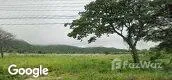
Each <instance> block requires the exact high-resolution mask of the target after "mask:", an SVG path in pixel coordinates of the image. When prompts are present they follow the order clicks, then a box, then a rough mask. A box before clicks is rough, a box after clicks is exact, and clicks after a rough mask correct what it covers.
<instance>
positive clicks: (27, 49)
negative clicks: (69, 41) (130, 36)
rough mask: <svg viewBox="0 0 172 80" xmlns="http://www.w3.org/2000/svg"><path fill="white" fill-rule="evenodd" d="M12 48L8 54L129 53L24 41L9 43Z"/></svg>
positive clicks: (108, 49)
mask: <svg viewBox="0 0 172 80" xmlns="http://www.w3.org/2000/svg"><path fill="white" fill-rule="evenodd" d="M8 45H9V46H10V47H8V49H6V50H7V51H8V52H18V53H40V54H45V53H60V54H61V53H65V54H74V53H85V54H86V53H105V54H109V53H120V52H127V50H124V49H116V48H105V47H87V48H81V47H76V46H69V45H31V44H29V43H27V42H26V41H23V40H13V41H10V42H9V43H8Z"/></svg>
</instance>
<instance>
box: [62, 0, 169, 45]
mask: <svg viewBox="0 0 172 80" xmlns="http://www.w3.org/2000/svg"><path fill="white" fill-rule="evenodd" d="M165 4H166V1H165V0H154V1H150V0H96V1H93V2H91V3H90V4H88V5H86V6H85V11H84V12H80V13H79V14H80V15H81V17H80V18H79V19H77V20H74V21H73V22H72V23H71V24H67V25H69V26H70V28H71V29H73V31H72V32H71V33H69V34H68V36H69V37H73V38H76V39H78V40H82V39H83V38H84V37H88V36H89V35H90V34H91V35H94V37H101V36H102V35H105V34H114V33H117V34H118V35H119V36H121V37H122V38H123V39H124V40H125V41H127V40H130V41H127V42H130V43H131V42H132V43H137V42H138V41H139V40H141V39H143V38H144V37H145V36H147V35H148V34H149V31H150V30H153V29H155V28H156V27H157V26H162V24H163V23H164V19H165V17H166V16H167V11H166V10H165V6H166V5H165ZM65 26H66V25H65ZM163 26H166V25H163ZM124 33H127V34H124Z"/></svg>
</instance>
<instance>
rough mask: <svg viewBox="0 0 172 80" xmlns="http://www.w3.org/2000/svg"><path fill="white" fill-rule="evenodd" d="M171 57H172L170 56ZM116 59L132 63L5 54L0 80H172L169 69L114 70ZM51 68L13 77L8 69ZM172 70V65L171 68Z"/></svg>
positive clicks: (102, 57) (108, 57)
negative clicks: (43, 73) (38, 73)
mask: <svg viewBox="0 0 172 80" xmlns="http://www.w3.org/2000/svg"><path fill="white" fill-rule="evenodd" d="M168 57H171V55H170V56H168ZM115 58H120V59H123V60H132V59H131V56H130V55H127V54H125V55H124V54H122V55H96V54H94V55H91V54H90V55H89V54H88V55H80V54H76V55H55V54H52V55H50V54H49V55H14V54H13V55H6V56H5V58H4V59H2V58H0V80H172V73H171V71H169V70H170V69H169V70H164V69H163V70H152V69H124V70H115V71H112V70H111V62H112V60H113V59H115ZM11 64H16V65H17V66H18V67H31V68H34V67H38V66H39V65H43V67H47V68H48V69H49V74H48V76H40V77H38V78H33V77H32V76H19V75H17V76H11V75H9V73H8V71H7V70H8V66H9V65H11ZM171 67H172V66H171Z"/></svg>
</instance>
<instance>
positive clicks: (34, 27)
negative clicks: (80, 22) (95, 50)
mask: <svg viewBox="0 0 172 80" xmlns="http://www.w3.org/2000/svg"><path fill="white" fill-rule="evenodd" d="M90 1H91V0H0V3H1V5H0V27H1V28H3V29H4V30H6V31H8V32H11V33H13V34H15V36H16V38H17V39H22V40H25V41H27V42H29V43H31V44H41V45H51V44H64V45H72V46H79V47H115V48H123V49H127V48H128V46H127V44H126V43H124V42H123V40H122V39H121V38H120V37H118V36H117V35H115V34H114V35H111V36H110V37H106V36H103V37H102V38H100V39H98V40H97V41H96V42H95V43H91V44H88V42H87V38H86V39H84V41H83V42H80V41H78V40H75V39H73V38H69V37H67V33H69V32H70V30H69V28H65V27H64V25H63V23H67V22H71V21H72V20H74V19H77V18H78V12H80V11H83V10H84V5H86V4H88V3H89V2H90ZM52 18H53V19H52ZM154 45H156V43H152V42H148V43H145V42H143V41H141V42H139V44H138V45H137V47H138V48H139V49H149V48H150V47H151V46H154Z"/></svg>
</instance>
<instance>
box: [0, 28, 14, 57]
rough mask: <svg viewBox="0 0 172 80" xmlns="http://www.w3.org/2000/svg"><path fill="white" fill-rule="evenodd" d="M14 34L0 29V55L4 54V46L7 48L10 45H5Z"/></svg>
mask: <svg viewBox="0 0 172 80" xmlns="http://www.w3.org/2000/svg"><path fill="white" fill-rule="evenodd" d="M13 39H14V36H13V35H12V34H11V33H8V32H6V31H4V30H2V29H0V53H1V57H2V58H3V56H4V52H3V50H4V48H6V49H7V48H9V46H10V45H7V44H8V42H9V41H10V40H13Z"/></svg>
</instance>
